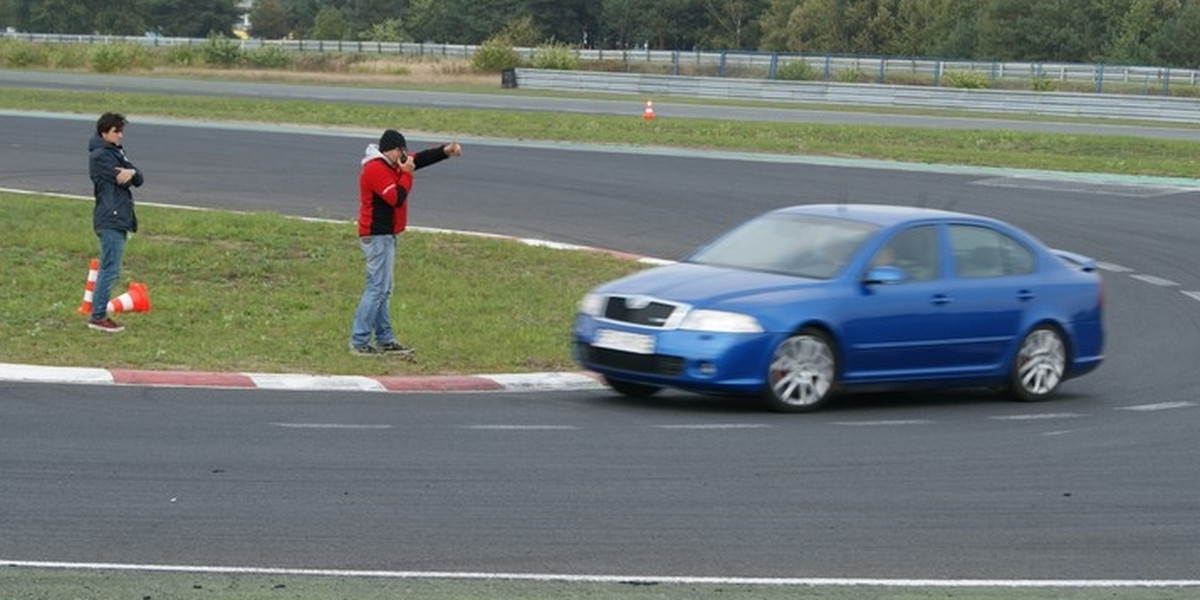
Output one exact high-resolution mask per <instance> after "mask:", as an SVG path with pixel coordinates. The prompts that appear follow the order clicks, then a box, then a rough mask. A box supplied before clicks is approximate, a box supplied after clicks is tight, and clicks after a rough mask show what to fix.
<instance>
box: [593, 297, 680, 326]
mask: <svg viewBox="0 0 1200 600" xmlns="http://www.w3.org/2000/svg"><path fill="white" fill-rule="evenodd" d="M630 304H631V302H630V301H629V299H627V298H626V297H624V296H609V298H608V301H607V302H606V303H605V304H604V318H605V319H609V320H612V321H620V322H622V323H631V324H633V325H644V326H646V327H662V326H663V325H665V324H666V323H667V320H668V319H670V318H671V313H673V312H675V309H676V308H677V307H676V306H675V305H674V304H667V303H665V302H659V301H655V300H650V301H649V302H648V303H646V304H645V305H644V306H640V307H639V308H631V307H630V306H629V305H630ZM633 304H635V305H639V304H641V303H633Z"/></svg>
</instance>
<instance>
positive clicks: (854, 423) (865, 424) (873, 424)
mask: <svg viewBox="0 0 1200 600" xmlns="http://www.w3.org/2000/svg"><path fill="white" fill-rule="evenodd" d="M933 423H934V421H930V420H928V419H907V420H905V419H896V420H893V421H836V422H834V425H846V426H848V427H886V426H889V425H932V424H933Z"/></svg>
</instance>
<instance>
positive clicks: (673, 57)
mask: <svg viewBox="0 0 1200 600" xmlns="http://www.w3.org/2000/svg"><path fill="white" fill-rule="evenodd" d="M0 39H17V40H26V41H31V42H43V43H83V44H103V43H136V44H145V45H147V46H154V47H168V48H169V47H172V46H190V45H204V44H207V43H209V42H208V40H207V39H204V38H170V37H159V36H108V35H66V34H39V33H0ZM235 41H236V42H237V43H238V45H239V46H240V47H241V48H242V49H244V50H255V49H258V48H263V47H277V48H282V49H285V50H291V51H296V52H350V53H359V54H381V55H399V56H418V57H445V58H454V59H469V58H471V57H472V56H474V54H475V51H476V50H477V49H478V48H479V46H476V45H464V44H434V43H397V42H367V41H351V40H259V39H253V38H252V39H248V40H235ZM514 50H515V51H516V52H517V55H518V56H519V57H521V58H522V59H524V60H527V61H528V60H532V59H533V58H534V57H535V56H536V54H537V52H538V49H537V48H514ZM574 52H575V54H576V55H577V56H578V57H579V59H580V60H582V61H597V62H609V63H619V64H621V65H624V66H625V67H626V69H627V70H631V69H636V68H639V67H640V66H642V65H653V66H655V67H657V68H659V69H661V70H663V71H666V72H667V74H670V75H698V76H715V77H735V78H740V79H748V78H761V79H768V80H773V79H776V75H777V72H778V70H779V69H780V68H781V67H784V66H786V65H788V64H789V63H795V62H800V61H802V62H804V63H806V64H807V65H808V66H809V67H810V68H811V69H812V70H813V72H814V73H816V74H817V76H819V77H820V78H821V79H823V80H825V81H835V82H836V81H842V82H844V81H845V79H839V78H845V77H853V78H858V79H865V80H866V81H874V82H875V83H884V82H886V81H888V80H889V79H892V78H911V79H914V80H920V82H921V83H925V82H929V83H930V84H931V85H933V86H935V87H936V86H939V85H941V83H942V81H943V78H944V77H945V76H946V75H947V74H949V73H957V72H971V73H977V74H981V75H984V76H986V77H987V78H988V79H989V80H991V81H993V82H994V81H999V80H1005V81H1019V82H1021V83H1028V82H1030V81H1033V80H1040V81H1048V82H1061V83H1063V84H1068V83H1069V84H1073V85H1074V86H1076V87H1079V86H1083V87H1085V88H1087V89H1086V91H1096V92H1097V93H1101V92H1105V91H1112V90H1108V89H1106V88H1107V87H1109V86H1114V85H1119V86H1122V87H1123V89H1122V90H1121V91H1122V92H1123V93H1140V94H1146V95H1150V94H1160V95H1163V96H1166V95H1168V94H1169V90H1170V88H1171V87H1172V86H1197V85H1200V70H1197V69H1168V68H1163V67H1147V66H1121V65H1103V64H1077V63H1036V62H1032V63H1031V62H1024V63H1021V62H974V61H960V60H937V59H918V58H901V57H894V56H857V55H834V54H797V53H778V52H751V51H735V50H729V51H700V50H696V51H682V50H648V49H640V50H637V49H626V50H599V49H575V50H574Z"/></svg>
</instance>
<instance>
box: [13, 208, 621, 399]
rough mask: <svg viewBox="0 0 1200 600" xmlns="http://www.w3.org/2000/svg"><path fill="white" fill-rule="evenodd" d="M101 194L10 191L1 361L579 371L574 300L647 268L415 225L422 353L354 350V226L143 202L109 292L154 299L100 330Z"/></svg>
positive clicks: (400, 262) (413, 311)
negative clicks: (96, 204) (94, 297)
mask: <svg viewBox="0 0 1200 600" xmlns="http://www.w3.org/2000/svg"><path fill="white" fill-rule="evenodd" d="M91 204H92V203H91V202H90V201H80V200H71V199H64V198H56V197H44V196H28V195H19V194H0V211H2V212H3V213H4V215H5V223H6V224H8V227H7V228H6V229H7V230H8V233H7V234H6V235H4V236H0V264H3V265H5V267H4V271H3V275H2V277H3V279H2V280H0V285H2V286H3V290H4V291H3V293H2V294H0V339H3V340H4V344H3V347H2V348H0V361H3V362H11V363H23V364H40V365H76V366H80V365H82V366H97V367H106V368H139V369H154V370H193V371H240V372H247V371H250V372H286V373H334V374H351V375H399V374H446V373H473V372H528V371H558V370H570V369H572V368H574V367H573V366H572V364H571V362H570V354H569V352H568V343H567V340H568V332H569V331H570V324H571V318H572V316H573V314H574V308H575V303H576V302H577V301H578V299H579V297H580V296H582V294H583V293H584V292H585V291H587V289H589V288H590V287H592V286H593V285H595V284H597V283H599V282H601V281H604V280H606V279H609V278H612V277H615V276H618V275H621V274H624V273H628V272H632V271H634V270H636V269H638V268H641V267H640V265H638V264H637V263H634V262H632V261H629V260H623V259H618V258H614V257H611V256H608V255H603V254H596V253H586V252H568V251H563V250H554V249H549V248H540V247H532V246H527V245H524V244H520V243H518V242H514V241H508V240H502V239H485V238H478V237H471V236H466V235H455V234H441V233H418V232H406V233H404V234H403V235H401V236H399V238H398V248H397V269H396V272H397V284H396V289H395V292H394V295H393V297H392V315H393V325H394V326H395V327H396V329H397V331H398V334H399V335H400V336H401V338H402V340H403V341H404V342H405V343H407V344H410V345H413V346H416V347H417V349H418V351H419V360H418V361H417V362H416V363H408V362H404V361H401V360H397V359H395V358H392V357H386V356H385V357H356V356H351V355H350V354H349V353H348V351H347V344H348V343H349V335H350V333H349V332H350V322H351V320H352V318H353V314H354V310H355V308H356V307H357V305H358V298H359V295H360V294H361V293H362V288H363V280H364V269H365V267H364V266H363V258H362V251H361V250H360V249H359V247H358V241H357V240H358V238H357V231H356V229H355V227H356V226H355V225H354V224H352V223H323V222H308V221H300V220H296V219H289V218H286V217H283V216H281V215H277V214H271V213H255V214H231V213H224V212H216V211H212V212H206V211H187V210H176V209H168V208H161V207H153V206H143V207H139V208H138V217H139V221H140V222H141V225H142V231H140V232H139V233H138V234H137V235H135V236H134V237H133V238H131V240H130V241H129V244H128V246H127V248H126V254H125V261H124V271H123V273H122V281H121V283H119V284H118V285H117V286H116V289H114V294H120V293H123V292H124V291H125V289H126V288H127V286H128V283H129V282H131V281H138V282H142V283H145V284H146V286H147V289H148V290H149V293H150V299H151V311H150V312H148V313H126V314H123V315H119V316H118V320H119V321H121V322H122V323H123V324H125V325H126V326H127V328H126V330H125V331H124V332H122V333H121V334H119V335H103V334H99V333H95V332H91V331H88V330H87V329H86V328H85V326H84V323H85V317H83V316H80V315H78V314H76V312H75V311H76V308H78V307H79V305H80V304H81V301H82V298H83V291H84V283H85V280H86V278H87V272H88V263H89V260H90V258H91V257H94V256H95V255H96V252H97V247H98V245H97V242H96V237H95V235H94V233H93V232H92V230H91ZM84 341H86V342H87V343H81V342H84Z"/></svg>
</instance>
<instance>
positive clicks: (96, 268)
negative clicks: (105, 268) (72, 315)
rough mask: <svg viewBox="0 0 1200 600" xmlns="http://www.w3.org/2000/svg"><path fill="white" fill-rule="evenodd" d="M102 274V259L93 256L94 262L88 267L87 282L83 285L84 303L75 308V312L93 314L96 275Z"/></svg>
mask: <svg viewBox="0 0 1200 600" xmlns="http://www.w3.org/2000/svg"><path fill="white" fill-rule="evenodd" d="M99 274H100V260H99V259H96V258H93V259H92V264H91V266H90V267H89V268H88V278H87V283H85V284H84V285H83V304H80V305H79V308H77V309H75V312H77V313H79V314H81V315H90V314H92V292H94V291H95V290H96V277H97V276H98V275H99Z"/></svg>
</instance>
